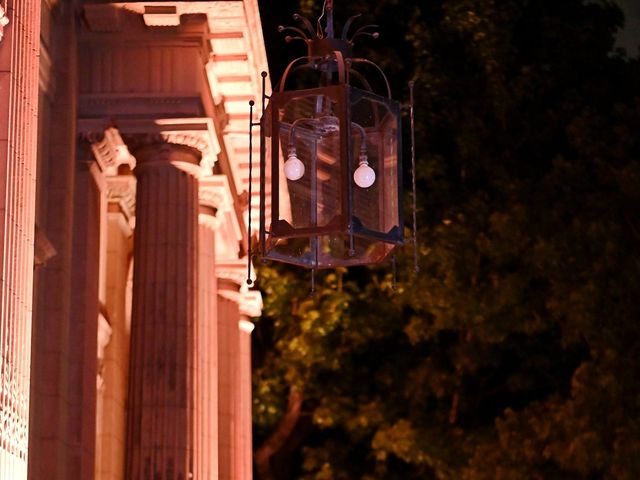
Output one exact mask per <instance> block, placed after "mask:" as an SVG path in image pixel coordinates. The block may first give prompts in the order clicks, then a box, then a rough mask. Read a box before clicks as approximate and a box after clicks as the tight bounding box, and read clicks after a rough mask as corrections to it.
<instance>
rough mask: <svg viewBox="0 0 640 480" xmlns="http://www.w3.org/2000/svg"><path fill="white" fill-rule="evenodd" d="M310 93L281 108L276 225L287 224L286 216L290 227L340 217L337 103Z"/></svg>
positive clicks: (314, 225)
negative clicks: (292, 163) (291, 166)
mask: <svg viewBox="0 0 640 480" xmlns="http://www.w3.org/2000/svg"><path fill="white" fill-rule="evenodd" d="M311 92H312V93H309V94H303V95H300V96H295V97H293V98H290V99H288V100H287V101H284V102H283V103H282V104H281V105H279V107H278V110H277V114H278V125H277V126H278V143H279V149H278V155H279V158H278V165H279V169H278V191H279V199H280V202H279V203H280V204H279V211H278V220H279V223H278V225H276V229H277V228H278V227H281V228H284V226H283V224H282V222H283V221H284V222H286V223H287V224H288V225H286V227H287V228H288V227H292V228H293V229H307V228H312V229H314V228H318V227H320V228H322V227H327V226H329V225H332V224H335V223H336V222H339V221H340V219H341V216H342V196H341V188H340V187H341V178H342V175H341V166H340V163H341V162H340V121H339V118H338V116H337V112H336V110H337V102H336V100H335V99H332V98H330V97H329V96H327V95H323V94H320V93H318V92H317V91H311ZM290 162H299V163H298V167H295V165H294V167H295V168H293V169H291V168H290V167H289V169H288V163H290ZM300 165H302V167H303V168H301V167H300ZM302 171H303V173H302ZM292 173H293V175H292ZM298 175H300V176H299V178H298Z"/></svg>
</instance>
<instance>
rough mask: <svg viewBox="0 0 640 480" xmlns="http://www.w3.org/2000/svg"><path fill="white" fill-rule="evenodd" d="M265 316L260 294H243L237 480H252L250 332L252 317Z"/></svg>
mask: <svg viewBox="0 0 640 480" xmlns="http://www.w3.org/2000/svg"><path fill="white" fill-rule="evenodd" d="M261 313H262V297H261V295H260V292H258V291H247V292H244V293H243V294H242V296H241V300H240V320H239V322H238V328H239V334H240V339H239V340H240V344H239V346H238V356H239V375H238V387H237V388H238V392H239V396H240V400H239V401H238V410H239V411H238V423H239V438H238V443H239V448H238V449H237V456H238V460H237V463H238V465H239V466H240V467H241V471H240V474H239V476H238V480H251V479H252V478H253V448H252V444H253V424H252V405H253V402H252V394H251V392H252V390H251V332H253V329H254V324H253V322H252V321H251V317H259V316H260V314H261Z"/></svg>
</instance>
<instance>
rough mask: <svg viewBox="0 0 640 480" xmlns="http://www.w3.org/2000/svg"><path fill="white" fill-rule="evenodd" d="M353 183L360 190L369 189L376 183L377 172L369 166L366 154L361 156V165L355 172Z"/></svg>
mask: <svg viewBox="0 0 640 480" xmlns="http://www.w3.org/2000/svg"><path fill="white" fill-rule="evenodd" d="M353 181H354V182H356V185H358V186H359V187H360V188H369V187H370V186H371V185H373V182H375V181H376V172H375V171H374V170H373V168H371V167H370V166H369V162H368V161H367V156H366V155H364V154H361V155H360V165H359V166H358V168H356V171H355V172H353Z"/></svg>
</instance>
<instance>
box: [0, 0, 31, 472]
mask: <svg viewBox="0 0 640 480" xmlns="http://www.w3.org/2000/svg"><path fill="white" fill-rule="evenodd" d="M2 6H3V7H4V8H3V9H2V10H3V11H2V12H0V13H1V15H0V16H2V17H3V18H2V19H1V20H2V27H0V30H1V32H0V34H1V36H2V37H4V38H0V422H1V426H0V478H12V479H16V480H20V479H24V478H26V477H27V444H28V421H29V379H30V360H31V311H32V285H33V241H34V240H33V236H34V222H35V196H36V192H35V175H36V141H37V109H38V51H39V43H40V38H39V32H40V27H39V25H40V0H19V1H16V0H8V1H7V2H3V5H2ZM5 9H6V11H4V10H5ZM6 22H8V24H6V25H5V23H6Z"/></svg>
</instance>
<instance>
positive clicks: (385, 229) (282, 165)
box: [251, 0, 404, 270]
mask: <svg viewBox="0 0 640 480" xmlns="http://www.w3.org/2000/svg"><path fill="white" fill-rule="evenodd" d="M323 16H326V28H325V29H324V30H322V29H321V28H320V20H319V21H318V30H317V31H316V30H314V28H313V27H312V25H311V22H309V21H308V20H307V19H306V18H304V17H302V16H300V15H294V19H295V20H299V21H301V22H302V25H303V28H296V27H279V31H281V32H282V31H292V32H295V34H296V36H295V37H290V36H289V37H286V40H287V41H292V40H302V41H304V42H305V43H306V44H307V48H308V52H307V55H306V56H304V57H300V58H297V59H295V60H294V61H292V62H291V63H290V64H289V65H288V67H287V68H286V70H285V72H284V74H283V76H282V79H281V80H280V83H279V85H277V86H276V87H275V88H274V91H273V93H272V94H271V95H270V96H269V97H267V96H266V95H264V94H263V106H262V118H261V121H260V123H259V125H260V134H261V135H260V139H261V155H260V232H259V248H260V255H261V256H262V258H263V259H268V260H275V261H279V262H285V263H290V264H294V265H299V266H302V267H307V268H311V269H313V270H316V269H323V268H335V267H349V266H354V265H370V264H377V263H380V262H383V261H385V260H387V259H389V258H390V256H391V255H392V254H393V252H394V250H395V248H396V247H397V246H398V245H401V244H402V243H403V229H404V226H403V215H402V160H401V117H400V105H399V103H398V102H396V101H394V100H393V99H392V98H391V92H390V88H389V83H388V81H387V79H386V77H385V76H384V73H383V72H382V70H381V69H380V68H379V67H377V66H376V65H375V64H374V63H373V62H371V61H369V60H367V59H362V58H356V57H354V56H353V53H352V50H353V41H354V40H355V38H356V37H359V36H363V35H369V36H372V37H374V38H377V37H378V34H377V33H376V32H371V27H374V26H373V25H369V26H366V27H362V28H360V29H359V30H357V31H356V32H355V33H354V34H353V35H352V36H350V37H349V29H350V26H351V24H352V22H353V20H354V19H355V18H356V17H357V16H354V17H352V18H350V19H349V20H348V21H347V22H346V24H345V26H344V30H343V33H342V35H341V37H340V38H335V36H334V32H333V2H332V1H330V0H328V1H326V2H325V5H324V9H323ZM304 70H307V71H310V72H312V75H311V76H312V77H313V78H314V79H315V80H316V83H315V84H314V85H312V86H311V87H309V88H303V89H287V86H288V84H294V79H293V78H289V77H293V76H294V74H295V76H296V79H299V78H300V76H299V75H297V74H298V73H299V72H300V71H304ZM364 72H369V73H372V74H373V75H374V77H375V78H368V77H367V76H366V75H365V73H364ZM265 77H266V73H263V89H264V84H265V82H264V79H265ZM298 83H299V82H298ZM371 85H382V86H383V91H382V92H374V91H373V89H372V87H371ZM267 99H268V104H266V100H267ZM252 105H253V104H252ZM251 125H252V126H254V125H258V124H254V123H252V124H251ZM268 193H269V194H268Z"/></svg>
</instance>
